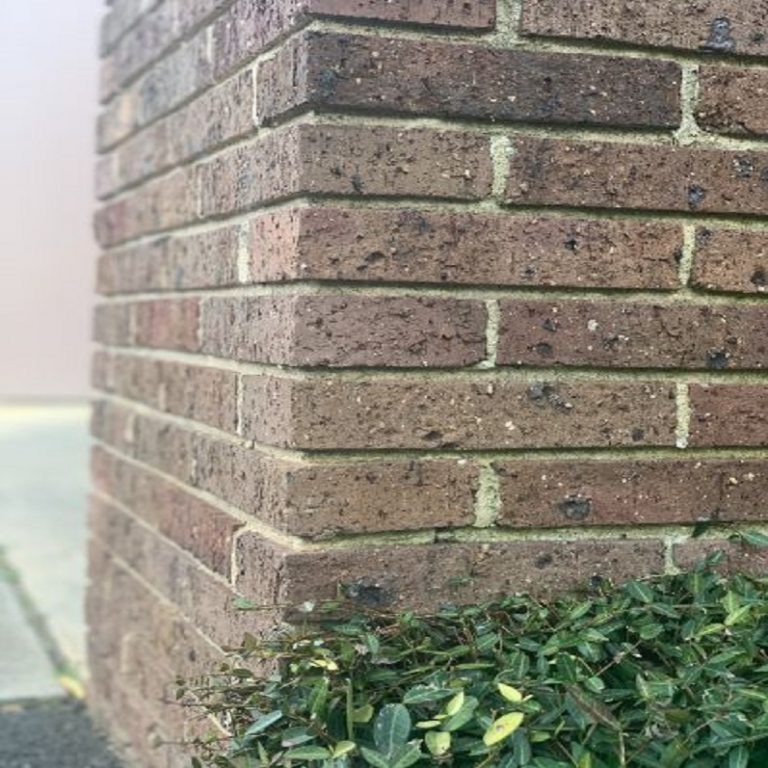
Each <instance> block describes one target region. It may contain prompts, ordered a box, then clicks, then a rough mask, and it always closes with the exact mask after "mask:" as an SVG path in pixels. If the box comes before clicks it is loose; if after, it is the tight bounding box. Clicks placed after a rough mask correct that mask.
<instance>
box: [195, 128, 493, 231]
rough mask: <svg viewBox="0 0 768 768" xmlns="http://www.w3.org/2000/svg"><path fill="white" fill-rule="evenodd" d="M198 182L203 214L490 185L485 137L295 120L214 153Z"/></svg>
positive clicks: (450, 193)
mask: <svg viewBox="0 0 768 768" xmlns="http://www.w3.org/2000/svg"><path fill="white" fill-rule="evenodd" d="M201 180H202V181H201V185H202V193H203V194H202V214H203V215H204V216H209V215H216V214H222V213H234V212H235V211H239V210H243V209H245V208H249V207H253V206H255V205H258V204H260V203H264V202H267V201H268V200H279V199H282V198H288V197H291V196H295V195H297V194H324V195H349V196H352V197H361V196H365V197H367V196H370V195H375V196H386V197H390V196H393V195H403V196H426V197H436V198H448V199H457V200H477V199H480V198H483V197H485V196H487V195H488V194H490V191H491V185H492V169H491V159H490V143H489V140H488V138H487V137H484V136H479V135H476V134H472V133H461V132H457V131H434V130H427V129H418V128H414V129H402V130H401V129H397V128H389V127H381V126H376V127H373V126H367V127H360V126H354V125H323V124H320V125H312V124H302V125H300V126H296V127H291V128H286V129H282V130H280V131H276V132H275V133H272V134H270V135H269V136H268V137H267V138H266V139H264V140H261V141H259V142H257V143H256V144H254V145H253V146H248V147H239V148H237V149H234V150H231V151H229V152H227V153H224V154H222V155H220V156H219V157H218V158H217V159H215V160H213V161H211V162H210V163H207V164H205V165H203V166H202V170H201Z"/></svg>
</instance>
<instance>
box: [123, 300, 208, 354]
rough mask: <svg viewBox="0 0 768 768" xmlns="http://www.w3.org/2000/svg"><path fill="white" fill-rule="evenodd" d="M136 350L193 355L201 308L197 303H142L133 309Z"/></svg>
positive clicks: (135, 305)
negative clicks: (148, 349)
mask: <svg viewBox="0 0 768 768" xmlns="http://www.w3.org/2000/svg"><path fill="white" fill-rule="evenodd" d="M132 309H133V318H134V320H133V322H134V328H135V331H134V338H133V343H134V344H135V345H136V346H138V347H159V348H163V349H179V350H182V351H185V352H196V351H198V350H199V349H200V342H199V339H198V326H199V312H200V304H199V302H198V300H197V299H180V300H179V299H174V300H163V299H158V300H155V301H142V302H138V303H136V304H134V305H132Z"/></svg>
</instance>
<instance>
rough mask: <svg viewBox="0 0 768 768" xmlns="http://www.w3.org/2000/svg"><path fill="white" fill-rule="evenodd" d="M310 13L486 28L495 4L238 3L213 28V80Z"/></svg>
mask: <svg viewBox="0 0 768 768" xmlns="http://www.w3.org/2000/svg"><path fill="white" fill-rule="evenodd" d="M312 15H318V16H326V17H331V18H351V19H361V20H368V21H390V22H401V23H411V24H429V25H434V26H439V27H455V28H459V29H461V28H464V29H485V30H488V29H490V28H492V27H493V26H494V24H495V21H496V0H466V1H465V2H462V3H456V2H454V0H274V1H273V2H269V3H254V2H253V0H238V2H235V3H234V5H233V6H232V7H231V8H230V10H229V11H228V12H227V13H226V14H224V16H222V17H221V19H219V20H218V21H217V22H216V24H215V27H214V57H215V62H216V76H217V78H219V77H221V76H223V75H224V74H227V73H229V72H232V71H233V70H235V69H237V68H238V67H240V66H242V65H243V64H245V63H246V62H247V61H249V60H250V59H253V58H254V57H256V56H257V55H258V54H259V53H261V52H262V51H264V50H265V49H266V48H268V47H270V46H271V45H272V44H273V43H275V41H277V40H279V39H280V38H281V37H283V36H285V35H287V34H288V33H289V32H290V31H292V30H293V29H296V28H297V27H299V26H302V25H304V24H306V23H307V22H309V21H310V19H311V16H312Z"/></svg>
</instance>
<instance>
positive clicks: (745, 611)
mask: <svg viewBox="0 0 768 768" xmlns="http://www.w3.org/2000/svg"><path fill="white" fill-rule="evenodd" d="M751 610H752V606H751V605H742V606H741V608H737V609H736V610H735V611H733V612H732V613H729V614H728V615H727V616H726V617H725V626H726V627H733V626H736V624H741V622H742V621H744V619H746V618H747V617H748V616H749V614H750V611H751Z"/></svg>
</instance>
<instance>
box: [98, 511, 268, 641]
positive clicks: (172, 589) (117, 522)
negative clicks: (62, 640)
mask: <svg viewBox="0 0 768 768" xmlns="http://www.w3.org/2000/svg"><path fill="white" fill-rule="evenodd" d="M91 530H92V531H93V534H94V536H95V537H96V539H97V540H98V541H100V542H101V543H102V544H103V545H105V546H106V547H107V548H108V549H109V550H110V551H111V552H112V553H114V555H115V556H116V557H118V558H120V560H122V561H123V562H124V563H125V564H126V565H127V566H128V567H130V568H131V569H132V570H133V571H135V572H136V573H137V574H139V575H140V576H141V577H143V578H144V579H145V580H146V581H147V582H149V584H151V585H152V586H153V587H154V588H155V589H156V590H157V591H158V592H159V593H160V594H161V595H162V596H163V597H164V598H165V599H166V600H168V601H170V602H171V603H172V604H173V605H175V606H177V607H178V609H179V611H180V613H181V614H182V615H183V616H185V617H186V618H187V619H188V620H189V621H191V622H192V624H193V625H194V626H195V627H197V628H198V629H199V630H200V632H202V633H203V634H204V635H206V636H207V637H209V638H210V639H211V640H212V641H213V642H214V643H216V644H217V645H219V646H221V647H224V648H226V647H229V648H235V647H238V646H239V645H240V643H241V641H242V639H243V636H244V634H245V633H246V632H251V633H258V632H259V631H263V630H264V629H266V628H267V627H268V626H269V625H270V623H271V622H270V618H269V615H268V613H266V612H264V613H262V612H245V611H239V610H237V609H236V608H235V607H234V601H235V599H236V598H237V594H236V593H235V592H233V591H232V590H231V588H230V587H229V585H228V584H227V583H226V582H225V581H224V580H223V579H222V578H221V577H220V576H217V575H215V574H213V573H212V572H211V571H209V570H207V569H206V568H205V567H204V566H203V565H201V564H200V563H199V562H198V561H196V560H195V559H194V558H192V557H191V556H190V555H188V554H186V553H185V552H183V551H182V550H181V549H179V548H178V547H174V546H173V545H172V544H170V543H169V542H168V541H166V540H165V539H163V538H161V537H159V536H158V535H157V534H156V533H153V532H152V531H151V529H149V528H147V527H146V526H145V525H143V524H142V523H139V522H138V521H137V520H136V519H135V518H134V517H133V516H131V515H129V514H126V513H125V512H123V511H122V510H120V509H118V507H116V506H114V505H112V504H109V503H108V502H106V501H105V500H103V499H98V498H96V499H94V500H93V503H92V506H91ZM140 623H141V624H142V625H145V624H146V619H143V620H142V621H141V622H140Z"/></svg>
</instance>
